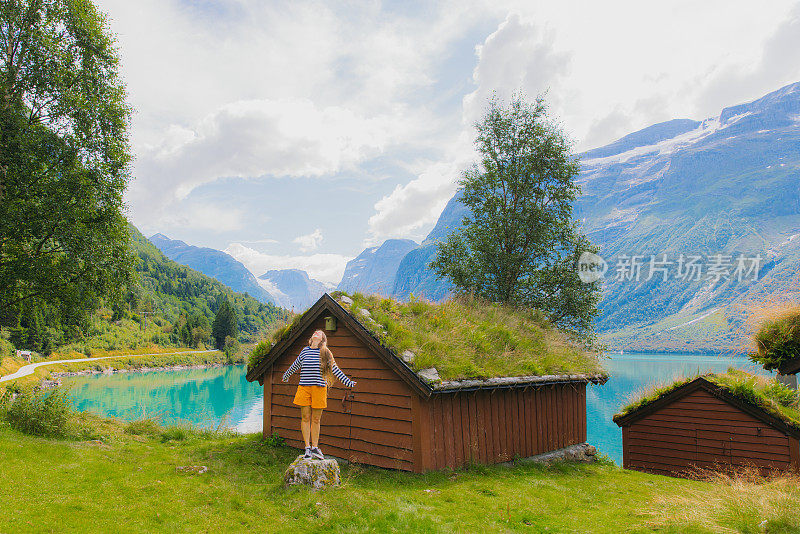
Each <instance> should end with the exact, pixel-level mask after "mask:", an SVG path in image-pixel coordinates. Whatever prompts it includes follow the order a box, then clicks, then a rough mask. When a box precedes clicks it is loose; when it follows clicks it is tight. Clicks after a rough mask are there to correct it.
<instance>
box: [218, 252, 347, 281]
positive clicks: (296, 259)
mask: <svg viewBox="0 0 800 534" xmlns="http://www.w3.org/2000/svg"><path fill="white" fill-rule="evenodd" d="M224 252H226V253H227V254H230V255H231V256H233V257H234V258H236V259H237V260H239V261H240V262H242V263H243V264H244V266H245V267H247V268H248V269H249V270H250V272H252V273H253V274H254V275H255V276H256V277H258V276H261V275H262V274H264V273H265V272H267V271H269V270H271V269H302V270H304V271H306V272H307V273H308V275H309V276H310V277H311V278H313V279H315V280H319V281H320V282H326V283H330V284H338V283H339V281H340V280H341V279H342V275H343V274H344V269H345V266H346V265H347V262H348V261H350V260H351V259H352V258H350V257H347V256H342V255H340V254H311V255H308V256H293V255H275V254H264V253H263V252H258V251H257V250H253V249H252V248H249V247H246V246H244V245H242V244H241V243H231V244H230V245H228V247H227V248H226V249H225V250H224Z"/></svg>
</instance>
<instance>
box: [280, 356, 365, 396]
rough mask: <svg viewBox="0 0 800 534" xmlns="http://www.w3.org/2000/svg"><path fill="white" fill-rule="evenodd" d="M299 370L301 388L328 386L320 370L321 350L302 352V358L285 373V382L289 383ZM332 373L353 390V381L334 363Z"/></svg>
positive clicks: (299, 357)
mask: <svg viewBox="0 0 800 534" xmlns="http://www.w3.org/2000/svg"><path fill="white" fill-rule="evenodd" d="M298 369H300V385H301V386H327V385H328V384H327V383H326V382H325V379H324V378H322V373H321V372H320V370H319V349H318V348H317V349H312V348H311V347H305V348H304V349H303V350H301V351H300V356H298V357H297V359H296V360H295V361H294V363H293V364H292V365H291V367H289V369H287V370H286V372H285V373H283V381H284V382H288V381H289V377H290V376H292V375H293V374H294V373H295V372H296V371H297V370H298ZM331 371H333V374H334V376H335V377H336V378H338V379H339V380H341V382H342V384H344V385H345V386H347V387H349V388H351V387H353V381H352V380H350V379H349V378H347V376H345V374H344V373H343V372H342V370H341V369H339V367H338V366H337V365H336V362H334V363H333V366H332V367H331Z"/></svg>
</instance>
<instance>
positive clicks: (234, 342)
mask: <svg viewBox="0 0 800 534" xmlns="http://www.w3.org/2000/svg"><path fill="white" fill-rule="evenodd" d="M222 350H223V352H225V361H226V362H227V363H230V364H233V363H236V361H237V360H238V359H239V356H240V353H241V351H242V345H241V344H240V343H239V340H238V339H236V338H235V337H231V336H228V337H226V338H225V346H224V347H223V348H222Z"/></svg>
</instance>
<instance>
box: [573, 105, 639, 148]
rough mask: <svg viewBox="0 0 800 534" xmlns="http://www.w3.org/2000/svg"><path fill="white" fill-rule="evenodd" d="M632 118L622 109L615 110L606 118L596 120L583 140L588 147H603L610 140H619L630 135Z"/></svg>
mask: <svg viewBox="0 0 800 534" xmlns="http://www.w3.org/2000/svg"><path fill="white" fill-rule="evenodd" d="M630 126H631V116H630V114H629V113H627V112H626V111H624V110H623V109H621V108H620V107H616V108H614V110H612V111H611V113H609V114H608V115H606V116H605V117H602V118H599V119H596V120H594V121H593V122H592V124H591V126H590V127H589V131H588V132H586V135H585V136H584V138H583V142H584V143H585V144H586V145H588V146H602V144H603V143H606V142H608V140H609V139H619V138H620V137H622V136H624V135H625V134H627V133H630V131H631V130H630Z"/></svg>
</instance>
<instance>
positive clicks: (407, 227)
mask: <svg viewBox="0 0 800 534" xmlns="http://www.w3.org/2000/svg"><path fill="white" fill-rule="evenodd" d="M460 172H461V169H460V168H459V166H458V164H456V163H434V164H432V165H430V166H429V167H428V168H427V169H425V170H424V171H423V172H422V173H420V174H419V176H418V177H417V178H415V179H414V180H412V181H410V182H409V183H407V184H406V185H403V186H400V185H398V186H397V187H395V189H394V191H392V192H391V193H390V194H388V195H386V196H385V197H383V198H382V199H380V200H379V201H378V202H376V203H375V211H376V213H375V214H374V215H373V216H372V217H370V219H369V233H370V237H369V238H368V239H367V240H366V242H365V243H364V244H365V246H371V245H375V244H378V243H380V242H382V241H383V240H385V239H387V238H390V237H415V238H417V239H420V238H422V237H424V236H418V235H416V234H415V231H417V230H419V229H420V228H422V227H423V226H425V225H429V224H431V223H435V222H436V219H438V218H439V215H440V214H441V213H442V210H443V209H444V206H445V204H447V201H448V200H450V198H451V197H452V196H453V194H454V193H455V191H456V187H457V185H456V181H457V180H458V177H459V175H460Z"/></svg>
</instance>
